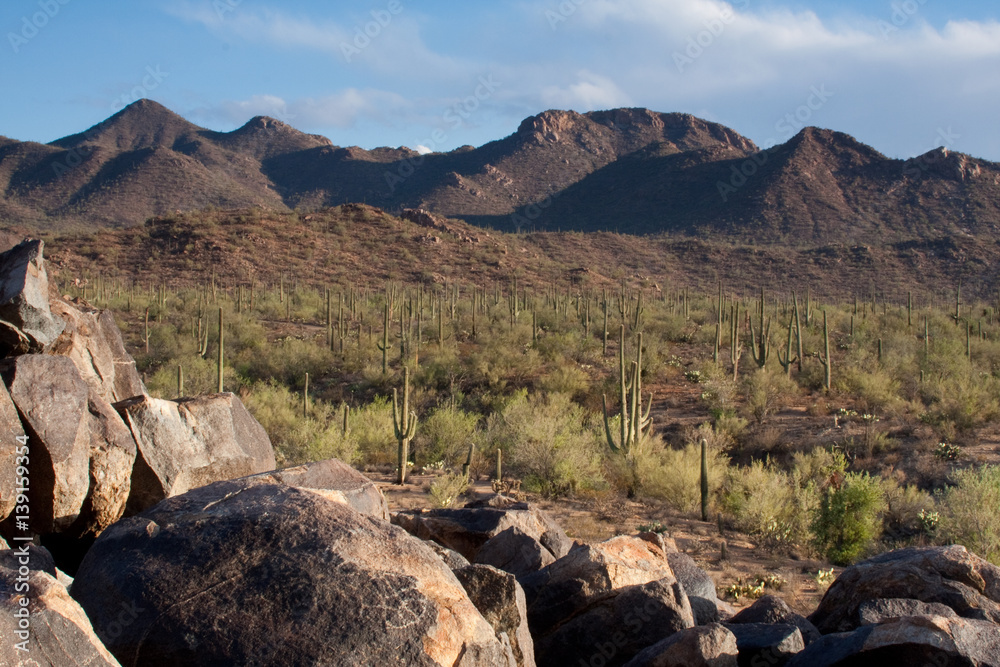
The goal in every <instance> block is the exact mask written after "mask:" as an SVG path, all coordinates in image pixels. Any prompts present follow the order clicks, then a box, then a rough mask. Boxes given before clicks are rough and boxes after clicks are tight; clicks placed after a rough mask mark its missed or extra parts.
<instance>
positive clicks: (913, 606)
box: [858, 598, 958, 626]
mask: <svg viewBox="0 0 1000 667" xmlns="http://www.w3.org/2000/svg"><path fill="white" fill-rule="evenodd" d="M906 616H943V617H945V618H958V614H956V613H955V612H954V610H952V608H951V607H948V606H945V605H943V604H941V603H939V602H920V601H919V600H908V599H906V598H902V599H900V598H893V599H881V600H866V601H865V602H862V603H861V605H860V606H859V607H858V626H862V625H878V624H880V623H885V622H887V621H891V620H894V619H897V618H904V617H906Z"/></svg>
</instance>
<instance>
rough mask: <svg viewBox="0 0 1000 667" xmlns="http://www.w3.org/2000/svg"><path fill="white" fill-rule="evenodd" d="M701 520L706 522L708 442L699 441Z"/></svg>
mask: <svg viewBox="0 0 1000 667" xmlns="http://www.w3.org/2000/svg"><path fill="white" fill-rule="evenodd" d="M701 520H702V521H708V441H707V440H705V438H702V439H701Z"/></svg>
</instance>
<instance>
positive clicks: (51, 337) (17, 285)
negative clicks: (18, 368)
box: [0, 240, 64, 356]
mask: <svg viewBox="0 0 1000 667" xmlns="http://www.w3.org/2000/svg"><path fill="white" fill-rule="evenodd" d="M44 247H45V245H44V243H42V241H38V240H30V241H25V242H23V243H21V244H19V245H17V246H15V247H13V248H11V249H10V250H8V251H7V252H4V253H0V356H8V355H11V354H25V353H28V352H41V351H42V350H44V349H45V348H47V347H48V346H49V345H51V344H52V342H53V341H55V339H56V338H57V337H58V336H59V334H60V333H61V332H62V330H63V326H64V324H63V322H62V320H60V319H58V318H56V317H53V316H52V312H51V310H50V309H49V278H48V274H47V273H46V271H45V259H44V258H43V257H42V251H43V249H44Z"/></svg>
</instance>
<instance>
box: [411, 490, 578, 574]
mask: <svg viewBox="0 0 1000 667" xmlns="http://www.w3.org/2000/svg"><path fill="white" fill-rule="evenodd" d="M392 522H393V523H394V524H396V525H398V526H400V527H401V528H403V529H405V530H406V531H407V532H409V533H411V534H413V535H416V536H417V537H419V538H420V539H424V540H434V541H435V542H437V543H438V544H442V545H444V546H446V547H448V548H449V549H454V550H455V551H457V552H458V553H460V554H462V555H463V556H465V557H466V558H467V559H469V561H470V562H475V561H476V556H477V555H478V553H479V549H480V548H482V546H483V545H484V544H486V542H487V541H488V540H489V539H490V538H492V537H494V536H496V535H498V534H500V533H502V532H503V531H505V530H507V529H508V528H511V527H516V528H517V529H518V530H520V531H521V532H522V533H524V534H525V535H529V536H531V537H532V538H534V539H535V540H537V541H538V542H539V543H540V544H542V545H543V546H544V547H545V548H546V549H548V550H549V552H550V553H551V554H552V555H553V556H554V557H555V558H561V557H562V556H565V555H566V554H567V553H568V552H569V549H570V547H571V546H572V544H573V543H572V540H570V539H569V538H568V537H567V536H566V533H565V532H563V529H562V528H560V527H559V525H558V524H557V523H556V522H555V521H553V520H552V519H551V518H549V516H548V515H547V514H546V513H545V512H543V511H542V510H540V509H538V508H536V507H531V506H530V505H528V503H514V504H507V505H505V506H502V507H492V506H489V505H487V504H485V503H483V504H470V505H469V506H466V507H463V508H461V509H436V510H413V511H406V512H396V513H395V514H393V515H392Z"/></svg>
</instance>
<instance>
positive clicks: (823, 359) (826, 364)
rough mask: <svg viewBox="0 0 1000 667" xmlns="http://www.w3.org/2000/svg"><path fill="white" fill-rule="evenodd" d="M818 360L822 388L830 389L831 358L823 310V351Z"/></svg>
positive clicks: (828, 333)
mask: <svg viewBox="0 0 1000 667" xmlns="http://www.w3.org/2000/svg"><path fill="white" fill-rule="evenodd" d="M819 362H820V363H821V364H823V388H824V389H826V390H827V391H830V367H831V366H832V365H833V359H831V358H830V329H829V327H827V323H826V311H825V310H824V311H823V353H822V354H820V355H819Z"/></svg>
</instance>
